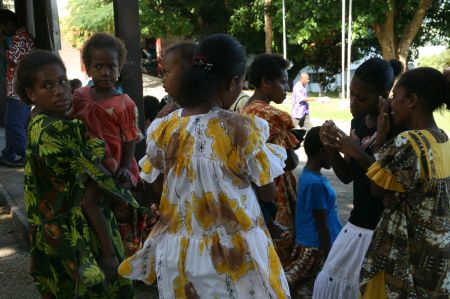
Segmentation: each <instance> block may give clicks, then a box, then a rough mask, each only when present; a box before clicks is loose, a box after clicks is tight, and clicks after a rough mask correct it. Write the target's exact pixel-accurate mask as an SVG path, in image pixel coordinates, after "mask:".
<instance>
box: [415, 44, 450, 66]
mask: <svg viewBox="0 0 450 299" xmlns="http://www.w3.org/2000/svg"><path fill="white" fill-rule="evenodd" d="M418 65H419V66H429V67H433V68H435V69H437V70H440V71H443V70H444V68H446V67H450V49H447V50H445V51H444V52H443V53H440V54H437V55H430V56H425V57H421V58H419V61H418Z"/></svg>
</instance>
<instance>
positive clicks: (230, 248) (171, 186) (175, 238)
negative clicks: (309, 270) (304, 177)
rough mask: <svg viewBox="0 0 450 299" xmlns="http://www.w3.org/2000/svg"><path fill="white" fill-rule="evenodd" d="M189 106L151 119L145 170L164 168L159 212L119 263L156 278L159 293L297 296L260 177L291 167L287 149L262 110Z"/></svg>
mask: <svg viewBox="0 0 450 299" xmlns="http://www.w3.org/2000/svg"><path fill="white" fill-rule="evenodd" d="M181 113H182V110H178V111H175V112H173V113H171V114H169V115H168V116H166V117H164V118H162V119H157V120H155V121H154V122H153V123H152V124H151V126H150V128H149V129H148V136H147V155H146V157H144V158H143V159H142V160H141V161H140V165H141V167H142V172H141V177H142V178H143V179H145V180H146V181H147V182H153V181H154V180H155V179H156V178H157V177H158V176H159V175H160V174H163V175H164V186H163V192H162V196H161V202H160V219H159V221H158V223H157V224H156V225H155V226H154V228H153V230H152V232H151V233H150V235H149V237H148V238H147V240H146V242H145V244H144V246H143V248H142V250H140V251H138V252H137V253H136V254H135V255H133V256H132V257H130V258H128V259H127V260H125V261H124V262H123V263H122V264H121V266H120V268H119V273H120V274H121V275H124V276H126V277H129V278H132V279H140V280H143V281H145V282H146V283H148V284H150V283H153V282H154V281H155V280H156V279H157V281H158V288H159V295H160V298H289V290H288V285H287V282H286V278H285V276H284V272H283V269H282V268H281V264H280V261H279V259H278V256H277V254H276V252H275V249H274V246H273V244H272V241H271V240H270V237H269V236H268V232H267V229H266V227H265V224H264V220H263V217H262V215H261V210H260V207H259V205H258V202H257V199H256V194H255V192H254V189H253V187H252V184H255V185H258V186H263V185H266V184H268V183H270V182H272V181H273V179H274V177H276V176H278V175H280V174H282V173H283V167H284V162H283V161H284V159H285V158H286V155H285V151H284V150H283V149H282V148H280V147H278V146H276V145H267V144H266V140H267V138H268V126H267V123H266V122H265V121H263V120H261V119H258V118H251V117H245V116H241V115H239V114H235V113H233V112H229V111H226V110H222V109H219V108H213V109H212V110H211V111H210V112H209V113H207V114H202V115H195V116H187V117H182V116H181Z"/></svg>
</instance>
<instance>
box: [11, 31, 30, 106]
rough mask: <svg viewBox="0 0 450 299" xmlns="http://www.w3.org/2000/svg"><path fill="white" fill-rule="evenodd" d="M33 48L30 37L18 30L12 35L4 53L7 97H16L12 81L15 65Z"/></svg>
mask: <svg viewBox="0 0 450 299" xmlns="http://www.w3.org/2000/svg"><path fill="white" fill-rule="evenodd" d="M34 48H35V45H34V41H33V39H32V38H31V35H30V34H29V33H28V32H26V31H25V29H24V28H20V29H18V30H17V31H16V33H14V35H13V36H12V39H11V46H10V47H9V49H8V51H6V53H5V57H6V61H7V64H8V69H7V71H6V95H7V96H8V97H17V98H18V96H17V95H16V94H15V93H14V87H13V79H14V76H15V75H16V72H17V64H18V63H19V61H20V60H21V59H22V57H23V56H24V55H25V54H27V53H29V52H31V51H33V50H34Z"/></svg>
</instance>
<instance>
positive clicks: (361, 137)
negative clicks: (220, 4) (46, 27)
mask: <svg viewBox="0 0 450 299" xmlns="http://www.w3.org/2000/svg"><path fill="white" fill-rule="evenodd" d="M125 57H126V49H125V47H124V45H123V43H122V42H121V41H120V40H118V39H116V38H115V37H112V36H110V35H107V34H95V35H94V36H92V37H91V38H90V39H89V40H88V41H87V42H86V44H85V46H84V48H83V51H82V58H83V62H84V64H85V66H86V70H87V72H88V74H89V75H90V76H91V77H92V80H93V86H87V87H81V88H78V89H76V90H74V94H73V100H72V95H71V94H72V90H71V86H70V85H69V82H68V80H67V77H66V69H65V67H64V64H63V62H62V61H61V60H60V58H58V57H57V56H55V55H54V54H51V53H50V52H46V51H39V50H37V51H34V52H32V53H30V54H28V55H26V56H25V57H24V58H23V59H22V60H21V62H20V64H19V67H18V74H17V82H16V87H15V89H16V91H17V93H18V94H19V96H20V97H21V99H22V101H24V102H25V103H28V104H30V105H34V106H35V111H34V114H33V118H32V120H31V122H30V125H29V128H28V145H27V151H26V158H27V159H26V166H25V201H26V206H27V213H28V219H29V222H30V237H31V244H32V251H31V256H32V272H31V273H32V276H33V278H34V281H35V284H36V286H37V288H38V290H39V292H40V293H41V295H42V296H43V297H44V298H59V297H64V298H65V297H81V298H84V297H86V298H91V297H99V298H104V297H111V298H133V297H134V294H133V289H132V285H131V280H129V279H136V280H142V281H144V282H146V283H148V284H152V283H154V282H155V281H156V280H157V283H158V291H159V295H160V297H161V298H291V297H292V298H310V297H313V298H358V296H360V295H361V296H364V298H413V297H414V298H416V297H417V298H424V297H427V298H428V297H433V296H434V297H436V298H438V297H439V296H441V297H442V296H448V295H449V288H450V287H449V286H448V283H447V280H448V278H447V276H448V273H449V271H448V265H447V264H448V263H447V259H448V254H449V252H450V242H449V241H448V238H447V237H446V236H448V234H449V233H450V227H449V224H448V223H450V222H449V221H450V219H449V217H450V216H449V214H450V203H449V198H450V194H449V190H450V167H449V165H450V163H449V160H450V157H449V156H448V153H449V152H450V151H449V149H450V142H449V141H448V137H447V135H446V134H445V133H444V132H443V131H442V130H440V129H438V128H437V126H436V123H435V122H434V119H433V114H432V113H433V111H435V110H436V109H437V108H440V107H442V106H443V105H444V104H446V105H447V108H448V107H450V88H449V86H450V82H449V81H450V80H448V79H446V78H445V77H444V76H443V75H442V74H441V73H440V72H438V71H436V70H434V69H431V68H419V69H415V70H412V71H409V72H406V73H405V74H404V75H403V76H402V77H401V78H400V79H399V81H398V82H397V84H396V86H395V88H394V91H393V99H392V100H390V101H389V102H388V101H387V100H386V99H388V96H389V93H390V91H391V89H392V86H393V84H394V81H395V79H396V77H397V75H398V74H399V73H400V71H401V69H400V65H398V63H397V62H395V61H393V62H387V61H384V60H382V59H379V58H373V59H369V60H368V61H366V62H365V63H363V64H362V65H361V66H360V67H359V68H358V69H357V70H356V72H355V75H354V77H353V79H352V82H351V88H350V91H351V92H350V93H351V94H350V97H351V99H350V109H351V112H352V114H353V116H354V119H353V120H352V123H351V128H352V130H351V132H350V135H347V134H346V133H344V132H343V131H341V130H340V129H339V128H337V126H336V125H335V124H334V123H333V122H332V121H327V122H325V123H324V124H323V125H322V126H320V127H313V128H312V129H310V130H309V131H308V132H307V134H306V137H305V138H304V143H303V146H304V150H305V152H306V154H307V157H308V160H307V162H306V165H305V167H304V169H303V172H302V173H301V175H300V177H299V179H298V186H297V179H296V177H295V176H294V174H293V172H292V171H293V170H294V169H295V168H296V167H297V165H298V157H297V156H296V154H295V150H297V149H298V148H299V147H300V144H301V142H302V141H303V133H304V132H302V131H299V130H296V129H295V128H294V125H293V124H292V120H291V117H290V115H289V114H287V113H285V112H283V111H281V110H279V109H277V108H275V107H273V106H271V105H270V103H271V102H275V103H278V104H279V103H282V102H283V101H284V99H285V98H286V94H287V91H288V90H289V87H288V85H287V81H288V77H287V68H288V63H287V61H286V60H284V59H283V58H282V57H281V56H278V55H271V54H263V55H260V56H258V57H256V58H255V60H254V62H253V63H252V65H251V66H250V69H249V71H248V74H249V80H250V82H251V84H252V85H253V86H254V87H255V92H254V94H253V95H252V96H251V97H250V98H249V99H248V102H247V103H246V104H245V106H243V107H242V109H241V113H235V112H232V111H229V108H230V107H231V106H232V105H233V103H234V102H235V100H236V99H237V97H238V96H239V94H240V93H241V90H242V85H243V80H244V74H245V71H246V55H245V51H244V48H243V46H242V45H241V44H240V43H239V42H238V41H237V40H236V39H234V38H233V37H231V36H229V35H226V34H215V35H211V36H208V37H207V38H205V39H204V40H203V41H202V42H201V43H199V44H198V45H195V44H194V43H190V42H183V43H179V44H176V45H174V46H171V47H170V48H168V49H166V51H165V53H164V57H163V75H164V77H163V86H164V88H165V90H166V92H167V93H168V97H166V98H165V99H164V100H163V101H161V102H159V101H158V100H157V99H154V98H145V99H144V102H145V109H144V110H145V114H146V136H147V140H146V144H147V149H146V154H145V156H144V157H143V158H142V159H141V160H140V161H139V167H140V169H141V170H140V171H139V167H138V163H137V162H136V160H135V159H134V148H135V145H136V143H137V142H139V141H140V140H141V139H142V134H141V132H140V130H139V127H138V124H137V119H138V117H137V108H136V106H135V104H134V102H133V101H132V100H131V99H130V98H129V97H128V96H127V95H126V94H122V93H119V92H117V90H116V88H115V84H116V81H117V78H118V77H119V74H120V70H121V68H122V66H123V64H124V63H125ZM390 109H391V110H390ZM147 126H148V127H147ZM408 130H410V131H408ZM402 132H403V133H402ZM341 154H344V156H342V155H341ZM331 167H332V168H333V170H334V171H335V173H336V175H337V176H338V178H339V179H340V180H342V181H343V182H345V183H349V182H351V181H353V196H354V198H353V203H354V208H353V210H352V213H351V216H350V219H349V222H348V223H347V224H346V225H345V226H344V227H343V228H341V224H340V222H339V219H338V215H337V203H336V194H335V192H334V191H333V189H332V188H331V186H330V184H329V182H328V181H327V179H326V178H325V177H324V176H323V175H322V174H321V169H322V168H325V169H330V168H331ZM366 173H367V175H366ZM141 180H142V181H143V182H144V185H145V188H144V189H147V191H149V192H144V194H145V196H144V197H146V198H145V200H146V201H147V202H151V203H153V207H154V208H153V211H154V212H155V211H156V210H158V217H159V218H158V220H157V221H155V222H154V223H152V224H153V226H152V229H151V231H150V233H149V234H148V236H146V240H145V242H144V243H143V244H140V243H141V241H140V240H137V241H136V242H135V243H136V244H139V248H138V247H136V248H134V250H132V251H131V252H130V251H127V252H126V251H125V248H124V246H123V244H124V242H123V241H122V239H123V238H124V234H123V232H122V231H121V229H120V223H118V222H121V223H124V222H125V223H127V222H131V223H134V224H133V225H131V231H133V232H134V230H136V227H135V226H136V225H137V224H136V221H137V219H138V218H139V216H137V211H139V209H140V207H139V204H138V202H137V201H136V200H135V198H134V197H133V196H132V193H131V191H133V190H136V188H137V187H136V186H137V185H138V184H139V183H140V181H141ZM130 190H131V191H130ZM134 192H135V191H134ZM138 197H139V196H138ZM141 203H142V202H141ZM147 205H148V203H147ZM384 207H386V208H384ZM137 222H139V223H140V224H139V225H138V226H139V228H140V229H141V231H142V225H143V224H142V222H143V220H142V219H139V221H137ZM144 222H145V221H144ZM138 249H139V250H138ZM127 255H131V256H128V257H127V258H126V259H124V258H125V257H126V256H127ZM119 264H120V266H119ZM319 271H320V273H319ZM360 273H361V275H360ZM118 274H120V275H118ZM316 276H317V278H316ZM125 277H126V278H129V279H126V278H125ZM360 282H361V283H362V284H361V288H360Z"/></svg>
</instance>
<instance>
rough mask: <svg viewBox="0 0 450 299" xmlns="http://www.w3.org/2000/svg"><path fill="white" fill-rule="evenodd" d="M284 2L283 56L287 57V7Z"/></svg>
mask: <svg viewBox="0 0 450 299" xmlns="http://www.w3.org/2000/svg"><path fill="white" fill-rule="evenodd" d="M282 2H283V57H284V59H287V47H286V7H285V5H284V0H282Z"/></svg>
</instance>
